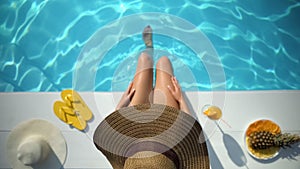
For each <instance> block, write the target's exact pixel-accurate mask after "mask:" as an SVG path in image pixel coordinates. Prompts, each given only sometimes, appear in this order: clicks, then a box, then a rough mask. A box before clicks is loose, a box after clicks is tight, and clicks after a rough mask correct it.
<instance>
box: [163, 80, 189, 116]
mask: <svg viewBox="0 0 300 169" xmlns="http://www.w3.org/2000/svg"><path fill="white" fill-rule="evenodd" d="M171 80H172V83H173V86H174V89H173V88H171V86H168V89H169V91H170V92H171V94H172V95H173V97H174V98H175V99H176V101H177V102H178V103H179V108H180V110H181V111H183V112H186V113H188V114H190V115H191V112H190V109H189V106H188V104H187V102H186V98H185V97H184V95H183V94H182V92H181V87H180V85H179V83H178V81H177V79H176V78H175V77H174V76H173V77H171Z"/></svg>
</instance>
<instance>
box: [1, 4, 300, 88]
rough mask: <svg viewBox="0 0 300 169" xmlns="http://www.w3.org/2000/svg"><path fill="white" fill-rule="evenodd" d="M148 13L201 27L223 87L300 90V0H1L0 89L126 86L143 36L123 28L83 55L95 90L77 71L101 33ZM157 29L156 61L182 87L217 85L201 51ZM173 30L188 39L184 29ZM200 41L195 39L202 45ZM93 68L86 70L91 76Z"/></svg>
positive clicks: (154, 27) (133, 25)
mask: <svg viewBox="0 0 300 169" xmlns="http://www.w3.org/2000/svg"><path fill="white" fill-rule="evenodd" d="M148 12H151V13H155V14H159V15H160V16H163V17H164V18H163V19H170V20H169V21H168V22H171V23H172V22H173V20H172V17H178V18H180V19H182V20H184V21H185V22H186V23H190V24H192V25H194V26H195V28H196V29H197V30H198V31H199V32H201V34H202V35H203V36H204V37H205V38H206V40H208V41H207V42H208V43H209V44H210V45H211V46H212V47H213V48H214V50H215V52H216V53H217V57H218V60H219V61H220V64H218V66H220V67H222V70H223V72H220V73H224V75H225V77H224V82H222V81H220V82H219V83H220V85H222V86H223V89H224V90H299V89H300V68H299V67H300V63H299V62H300V55H299V53H300V22H299V21H298V20H299V18H300V2H298V1H296V0H294V1H293V0H290V1H282V0H274V1H272V2H270V1H251V0H249V1H242V0H211V1H209V0H203V1H201V0H180V1H173V0H162V1H155V3H154V1H141V0H135V1H129V0H123V1H115V0H113V1H99V0H90V1H88V2H87V1H85V0H72V1H69V0H2V1H1V2H0V92H17V91H22V92H29V91H30V92H31V91H34V92H49V91H61V90H63V89H66V88H75V89H76V90H79V91H109V92H110V91H122V90H125V89H126V87H127V85H128V83H129V81H130V80H132V78H133V74H134V67H135V65H136V58H137V56H138V54H139V52H141V51H142V50H143V42H142V39H141V34H137V33H135V34H133V35H132V36H128V37H124V32H122V28H123V27H124V29H125V26H124V25H121V24H120V25H117V27H118V28H119V29H120V30H121V31H118V32H114V31H113V30H111V32H109V33H108V34H109V35H110V36H107V37H113V38H104V37H98V38H99V39H98V40H97V41H96V42H97V43H98V42H99V43H103V44H102V45H105V44H107V43H109V41H112V40H114V43H112V44H113V45H112V46H110V47H109V48H105V49H102V51H100V52H103V55H101V56H97V55H95V56H93V57H90V58H85V59H89V62H90V63H93V62H94V65H86V66H91V67H90V68H89V69H86V70H89V71H90V72H92V73H93V76H92V78H91V79H90V80H91V81H92V82H91V83H92V85H91V86H92V87H88V88H85V87H81V86H78V84H81V83H80V81H82V80H81V79H77V76H76V73H78V72H79V70H78V67H80V64H81V66H82V64H83V63H85V60H81V59H82V58H83V57H82V56H83V54H84V53H83V51H84V49H86V48H87V46H88V45H91V44H92V43H91V41H92V38H93V37H95V33H96V32H99V31H101V29H103V28H106V27H107V26H108V25H110V24H111V23H113V22H116V21H118V20H123V18H126V17H130V16H132V15H142V16H148V17H149V18H150V19H154V18H153V17H154V16H156V15H155V14H153V15H147V13H148ZM145 14H146V15H145ZM152 16H153V17H152ZM151 17H152V18H151ZM160 19H162V18H157V20H158V21H160ZM145 21H147V19H145ZM173 24H174V27H176V26H178V27H180V26H181V25H176V23H173ZM131 26H132V28H133V29H136V27H135V26H139V27H140V26H141V23H136V22H134V21H132V25H131ZM145 26H146V23H145ZM158 27H159V25H158V24H157V25H153V29H154V43H155V45H154V47H155V49H156V51H157V52H156V53H155V55H154V59H155V60H157V59H158V58H159V56H160V55H168V56H169V57H170V58H171V60H172V61H173V66H174V69H175V75H176V76H177V77H178V79H179V81H180V83H181V85H182V87H183V90H185V91H198V90H202V91H210V90H215V89H218V88H216V87H214V86H218V84H213V81H212V79H211V78H212V77H211V72H209V71H208V70H207V67H206V64H205V62H204V60H203V59H202V58H201V57H199V56H200V54H199V53H197V52H195V50H193V48H192V47H191V46H189V45H187V44H186V43H184V41H182V40H181V39H176V38H174V37H172V36H167V35H164V34H155V31H157V30H158ZM156 28H157V29H156ZM174 30H177V31H178V34H181V35H187V36H189V32H188V31H187V30H182V29H174ZM140 31H142V29H141V30H140ZM101 38H103V40H102V39H101ZM104 42H105V43H104ZM200 42H201V41H194V43H195V44H197V45H199V46H201V45H202V44H201V43H200ZM95 45H96V44H95ZM99 50H100V49H99ZM104 50H105V51H104ZM97 58H98V59H97ZM99 58H101V59H100V60H99ZM124 70H125V71H124ZM126 70H127V71H126ZM90 72H81V74H84V73H86V76H87V77H89V75H90ZM214 73H216V74H218V73H219V72H214ZM78 81H79V82H78Z"/></svg>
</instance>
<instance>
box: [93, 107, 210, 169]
mask: <svg viewBox="0 0 300 169" xmlns="http://www.w3.org/2000/svg"><path fill="white" fill-rule="evenodd" d="M93 139H94V144H95V146H96V147H97V148H98V149H99V150H100V151H101V152H102V153H103V154H104V155H105V156H106V158H107V159H108V160H109V162H110V164H111V165H112V167H113V168H114V169H121V168H122V169H123V168H128V169H129V168H130V169H132V168H158V167H161V168H165V169H168V168H178V169H181V168H182V169H208V168H210V163H209V158H208V151H207V146H206V143H205V138H204V135H203V132H202V128H201V126H200V124H199V123H198V122H197V121H196V120H195V119H194V118H193V117H192V116H190V115H188V114H186V113H184V112H182V111H179V110H178V109H176V108H173V107H170V106H166V105H158V104H142V105H136V106H131V107H125V108H122V109H119V110H117V111H115V112H113V113H112V114H110V115H109V116H108V117H106V118H105V119H104V120H103V121H102V122H101V123H100V124H99V126H98V127H97V129H96V130H95V133H94V138H93Z"/></svg>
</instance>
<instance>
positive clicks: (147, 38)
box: [143, 25, 153, 48]
mask: <svg viewBox="0 0 300 169" xmlns="http://www.w3.org/2000/svg"><path fill="white" fill-rule="evenodd" d="M143 40H144V43H145V45H146V47H147V48H153V42H152V28H151V27H150V25H148V26H146V27H145V28H144V31H143Z"/></svg>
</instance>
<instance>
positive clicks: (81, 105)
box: [61, 90, 93, 121]
mask: <svg viewBox="0 0 300 169" xmlns="http://www.w3.org/2000/svg"><path fill="white" fill-rule="evenodd" d="M61 98H62V99H63V100H64V101H65V102H66V104H67V105H68V106H69V107H71V108H73V109H74V110H75V111H76V112H78V113H79V114H80V115H81V117H82V118H83V119H84V120H86V121H89V120H90V119H91V118H92V117H93V114H92V111H91V110H90V109H89V107H88V106H87V105H86V103H85V102H84V101H83V99H82V98H81V97H80V95H79V94H78V93H77V92H76V91H74V90H64V91H62V92H61Z"/></svg>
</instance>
